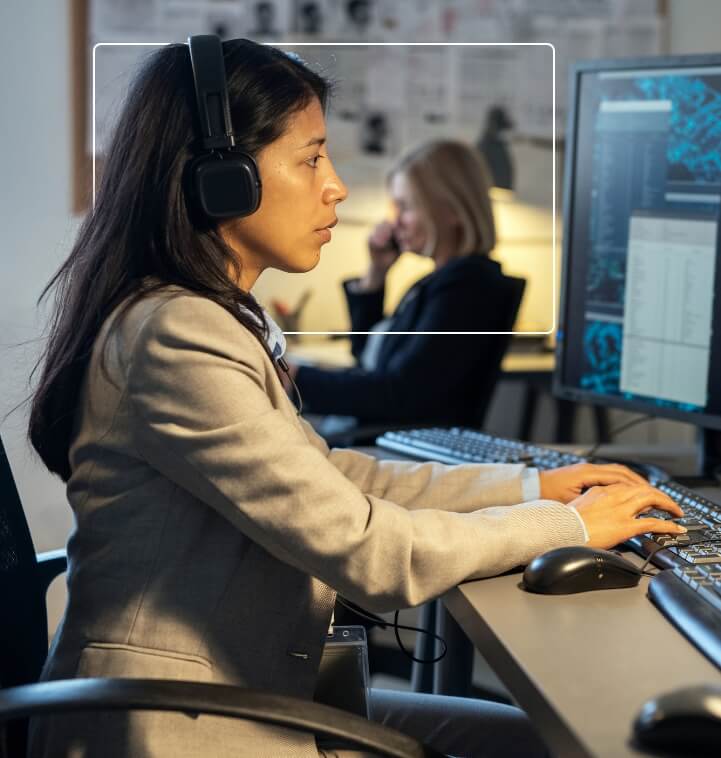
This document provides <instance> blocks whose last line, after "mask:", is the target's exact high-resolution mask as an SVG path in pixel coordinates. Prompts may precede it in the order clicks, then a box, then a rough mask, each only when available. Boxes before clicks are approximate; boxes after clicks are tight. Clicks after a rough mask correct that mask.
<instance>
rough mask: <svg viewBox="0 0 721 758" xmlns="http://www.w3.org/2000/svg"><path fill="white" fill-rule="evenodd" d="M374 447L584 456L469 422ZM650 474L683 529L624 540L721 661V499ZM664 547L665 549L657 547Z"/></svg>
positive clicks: (423, 453)
mask: <svg viewBox="0 0 721 758" xmlns="http://www.w3.org/2000/svg"><path fill="white" fill-rule="evenodd" d="M376 444H377V445H378V447H382V448H385V449H386V450H393V451H395V452H398V453H403V454H404V455H410V456H413V457H416V458H424V459H435V460H438V461H441V462H443V463H526V464H527V465H529V466H534V467H536V468H538V469H540V470H547V469H553V468H558V467H560V466H568V465H570V464H573V463H581V462H585V461H586V460H587V459H585V458H583V457H580V456H576V455H571V454H568V453H560V452H558V451H555V450H551V449H549V448H546V447H543V446H541V445H532V444H530V443H526V442H519V441H518V440H509V439H504V438H502V437H493V436H491V435H489V434H484V433H482V432H476V431H473V430H470V429H461V428H453V429H413V430H411V431H399V432H387V433H386V434H384V435H382V436H381V437H379V438H378V439H377V440H376ZM647 473H648V474H649V475H648V476H647V479H648V481H649V483H650V484H652V485H653V486H654V487H658V489H660V490H661V491H662V492H665V493H666V494H667V495H668V496H669V497H670V498H671V499H672V500H675V501H676V502H677V503H678V504H679V505H680V506H681V508H682V509H683V512H684V516H683V518H681V519H673V520H674V521H678V522H679V523H682V524H683V525H684V526H685V527H686V528H687V529H688V532H687V533H686V534H679V535H676V534H674V535H671V534H654V535H651V534H646V535H642V536H640V537H634V538H633V539H631V540H629V541H628V543H627V544H628V546H629V547H631V548H632V549H633V550H634V551H635V552H637V553H639V554H640V555H641V556H643V557H646V558H647V557H648V556H649V555H651V556H652V558H651V560H652V562H653V563H655V564H656V565H657V566H659V567H660V568H665V569H668V570H666V571H661V572H660V573H659V574H658V575H657V576H655V577H654V578H653V579H652V580H651V582H650V583H649V589H648V594H649V597H650V599H651V600H652V602H653V603H655V605H656V606H657V607H658V608H659V609H660V610H661V612H662V613H663V614H664V615H665V616H666V617H667V618H668V619H669V620H670V621H671V623H672V624H674V625H675V626H676V627H678V628H679V629H680V631H681V632H682V634H684V635H685V636H686V637H687V638H688V639H689V640H690V641H691V642H692V643H693V644H694V645H696V646H697V647H698V648H699V649H700V650H701V651H702V652H703V653H704V654H705V655H706V656H707V657H708V658H710V660H711V661H712V662H713V663H714V664H715V665H716V666H718V667H719V668H721V505H719V504H718V503H714V502H713V501H711V500H708V499H706V498H704V497H702V496H700V495H699V494H698V493H695V492H693V491H692V490H689V489H687V488H686V487H684V486H683V485H681V484H679V483H678V482H674V481H673V480H672V479H669V478H668V477H667V476H666V475H665V474H664V473H663V472H662V471H660V469H654V468H653V467H651V469H650V472H647ZM648 517H655V518H661V519H666V520H671V515H670V514H669V513H666V511H660V510H652V511H649V513H647V514H644V516H641V518H648ZM661 548H663V549H661Z"/></svg>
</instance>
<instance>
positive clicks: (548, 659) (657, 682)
mask: <svg viewBox="0 0 721 758" xmlns="http://www.w3.org/2000/svg"><path fill="white" fill-rule="evenodd" d="M700 491H701V492H702V493H703V494H705V495H706V496H708V497H713V498H715V499H716V500H717V501H718V500H719V499H720V498H721V490H719V489H718V488H715V489H709V490H700ZM627 557H629V558H630V559H631V560H633V561H634V562H637V563H639V564H640V563H641V562H642V561H641V559H640V558H637V557H636V556H635V555H632V554H628V555H627ZM520 579H521V574H520V573H515V574H507V575H504V576H500V577H495V578H493V579H485V580H482V581H477V582H469V583H467V584H463V585H461V586H459V587H456V588H455V589H453V590H451V591H450V592H448V593H447V594H446V595H445V596H444V598H443V602H444V604H445V606H446V607H447V608H448V609H449V611H450V612H451V614H452V615H453V617H454V618H455V620H456V621H457V622H458V623H459V624H460V626H461V628H462V629H463V631H464V632H465V633H466V634H467V635H468V636H469V637H470V639H471V640H472V642H473V644H474V645H475V646H476V647H477V648H478V650H479V651H480V653H481V654H482V655H483V656H484V658H485V659H486V661H487V662H488V663H489V665H490V666H491V667H492V668H493V670H494V671H495V672H496V674H497V675H498V677H499V678H500V679H501V680H502V681H503V683H504V684H505V685H506V687H507V688H508V690H509V691H510V692H511V694H512V695H513V696H514V698H516V700H517V701H518V703H519V704H520V705H521V707H522V708H523V709H524V710H525V711H526V712H527V713H528V716H529V717H530V719H531V721H532V722H533V723H534V724H535V726H536V727H537V729H538V730H539V732H540V734H541V735H542V737H543V739H544V740H545V742H546V744H547V745H548V746H549V748H550V749H551V751H552V752H553V754H554V755H557V756H562V758H575V756H598V757H600V758H606V757H608V758H623V757H624V756H640V755H643V754H642V753H641V752H640V751H638V750H636V749H635V748H634V747H632V746H631V745H630V744H629V739H630V736H631V726H632V722H633V719H634V718H635V716H636V714H637V713H638V711H639V710H640V708H641V705H642V704H643V703H644V702H645V701H646V700H647V699H649V698H651V697H654V696H656V695H659V694H660V693H662V692H666V691H668V690H672V689H676V688H678V687H684V686H688V685H693V684H699V683H704V682H714V683H721V671H719V670H718V669H717V668H716V667H715V666H713V665H712V664H711V663H710V662H709V661H708V660H707V659H706V658H705V657H704V656H703V655H702V654H701V653H699V652H698V651H697V650H696V648H695V647H694V646H693V645H691V644H690V643H689V642H687V641H686V639H685V638H684V637H683V636H682V635H681V633H680V632H679V631H678V630H677V629H676V628H675V627H674V626H673V625H672V624H671V623H669V622H668V621H667V620H666V618H665V617H664V616H662V615H661V613H660V611H658V610H657V609H656V607H655V606H654V605H653V604H652V603H651V602H650V601H649V600H648V598H647V597H646V588H647V586H648V582H649V579H648V578H645V577H644V578H642V580H641V583H640V584H639V586H638V587H633V588H629V589H618V590H607V591H598V592H586V593H579V594H576V595H559V596H553V595H533V594H531V593H527V592H523V591H522V590H520V589H519V588H518V586H517V585H518V582H519V581H520Z"/></svg>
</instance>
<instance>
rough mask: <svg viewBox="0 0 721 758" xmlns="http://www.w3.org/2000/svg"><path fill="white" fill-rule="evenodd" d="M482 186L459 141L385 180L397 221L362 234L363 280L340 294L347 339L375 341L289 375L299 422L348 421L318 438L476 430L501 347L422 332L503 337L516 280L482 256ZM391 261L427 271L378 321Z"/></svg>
mask: <svg viewBox="0 0 721 758" xmlns="http://www.w3.org/2000/svg"><path fill="white" fill-rule="evenodd" d="M489 187H490V181H489V177H488V172H487V169H486V166H485V163H484V161H483V158H482V156H481V155H480V154H479V152H478V151H477V150H476V149H475V148H474V147H472V146H471V145H466V144H464V143H462V142H458V141H451V140H441V141H434V142H430V143H427V144H424V145H422V146H421V147H419V148H417V149H415V150H414V151H412V152H410V153H409V154H407V155H406V156H404V157H403V158H402V159H401V160H400V161H399V162H398V163H397V164H396V165H395V166H394V167H393V169H392V170H391V171H390V173H389V175H388V190H389V193H390V196H391V198H392V200H393V202H394V204H395V206H396V217H395V220H394V221H393V222H389V221H383V222H382V223H380V224H378V226H376V227H375V229H374V230H373V232H372V234H371V235H370V238H369V240H368V250H369V254H370V260H369V265H368V270H367V271H366V273H365V275H364V276H363V277H361V278H359V279H351V280H349V281H346V282H344V283H343V287H344V290H345V295H346V298H347V301H348V308H349V311H350V318H351V330H352V331H354V332H367V331H371V330H373V331H374V332H376V334H372V335H370V337H369V336H368V335H364V334H355V335H354V336H353V337H352V350H353V355H354V356H355V357H356V359H357V362H358V363H357V366H356V367H354V368H351V369H348V370H344V371H331V370H324V369H319V368H313V367H305V366H304V367H295V366H293V367H291V374H292V376H293V377H294V379H295V381H296V384H297V385H298V388H299V391H300V394H301V396H302V399H303V404H304V408H305V409H306V410H307V411H310V412H311V413H312V414H338V415H342V416H343V417H346V418H344V419H341V418H337V417H335V416H333V417H329V418H328V417H326V418H322V419H319V420H317V423H318V428H319V430H320V431H321V432H322V433H324V434H328V435H332V434H334V433H336V432H339V431H342V430H344V429H348V428H350V427H352V426H353V425H354V424H355V423H357V422H363V423H399V424H400V423H411V424H415V423H419V424H420V423H424V424H426V423H437V424H444V425H453V424H460V425H464V424H465V425H473V426H476V425H479V424H480V422H481V418H479V416H480V415H482V411H481V412H480V413H479V406H480V407H481V408H485V404H486V403H485V402H484V400H485V401H487V398H483V397H481V395H482V394H483V393H484V392H486V393H487V394H488V395H490V391H491V390H492V388H493V384H494V383H495V379H496V375H497V373H498V364H499V362H500V357H501V355H502V353H503V351H504V350H505V347H506V345H507V342H508V338H507V337H503V336H498V335H488V334H485V335H478V334H475V335H474V334H432V333H433V332H503V331H509V330H510V328H511V326H512V321H513V317H514V315H515V312H516V310H517V304H518V289H517V286H515V287H514V284H515V285H517V280H513V279H511V278H510V277H507V276H505V275H504V274H503V272H502V271H501V266H500V264H499V263H498V262H497V261H494V260H492V259H491V258H490V257H489V254H490V253H491V251H492V250H493V248H494V246H495V244H496V232H495V225H494V221H493V210H492V208H491V201H490V197H489V194H488V191H489ZM401 251H410V252H413V253H416V254H417V255H422V256H427V257H430V258H432V259H433V262H434V264H435V268H434V270H433V272H432V273H431V274H429V275H428V276H426V277H424V278H422V279H421V280H419V281H418V282H416V283H415V284H414V285H413V286H412V287H411V288H410V289H409V290H408V292H406V294H405V295H404V296H403V298H402V300H401V302H400V303H399V305H398V307H397V308H396V310H395V311H394V312H393V314H392V315H391V316H390V317H389V318H384V314H383V301H384V297H385V282H386V277H387V275H388V272H389V270H390V269H391V267H392V266H393V265H394V264H395V262H396V261H397V260H398V258H399V256H400V254H401ZM514 300H515V302H512V301H514ZM379 332H410V334H402V333H401V334H395V333H394V334H381V333H379ZM348 417H351V418H348Z"/></svg>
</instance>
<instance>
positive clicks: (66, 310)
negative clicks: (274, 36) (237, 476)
mask: <svg viewBox="0 0 721 758" xmlns="http://www.w3.org/2000/svg"><path fill="white" fill-rule="evenodd" d="M223 56H224V59H225V68H226V78H227V83H228V94H229V99H230V108H231V115H232V120H233V128H234V130H235V134H236V143H237V144H238V145H239V147H240V148H241V149H243V150H245V151H246V152H248V153H250V154H251V155H253V156H255V155H257V154H258V152H259V151H260V150H261V149H262V148H263V147H265V146H266V145H269V144H270V143H271V142H273V141H274V140H276V139H277V138H278V137H280V136H281V135H282V134H283V132H284V130H285V128H286V126H287V122H288V119H289V117H290V116H291V115H292V114H293V113H295V112H297V111H298V110H302V109H303V108H304V107H306V106H307V105H308V104H309V103H310V102H311V101H312V99H313V98H314V97H317V98H318V100H319V101H320V103H321V106H322V107H323V109H324V110H325V108H326V105H327V101H328V97H329V95H330V83H329V82H328V81H327V80H326V79H324V78H323V77H322V76H320V75H319V74H316V73H315V72H313V71H311V70H310V69H309V68H308V67H307V66H306V65H305V64H304V63H303V62H302V61H301V60H300V59H299V58H297V57H296V56H290V55H288V54H286V53H285V52H283V51H281V50H278V49H276V48H272V47H268V46H266V45H259V44H257V43H254V42H251V41H250V40H230V41H227V42H224V43H223ZM199 130H200V127H199V123H198V115H197V107H196V104H195V91H194V88H193V79H192V70H191V66H190V56H189V52H188V48H187V46H186V45H169V46H166V47H163V48H161V49H160V50H158V51H157V52H155V53H153V54H152V55H151V56H149V58H148V60H147V62H146V63H145V64H144V65H143V67H142V69H141V70H140V71H139V73H138V74H137V76H136V78H135V80H134V82H133V84H132V86H131V88H130V90H129V93H128V96H127V99H126V101H125V105H124V107H123V110H122V113H121V115H120V118H119V120H118V124H117V127H116V129H115V133H114V136H113V139H112V143H111V146H110V149H109V151H108V155H107V161H106V163H105V168H104V171H103V177H102V181H101V184H100V187H99V190H98V194H97V198H96V203H95V208H94V209H93V210H92V212H90V213H89V214H88V216H87V217H86V219H85V220H84V222H83V224H82V226H81V228H80V231H79V233H78V237H77V240H76V242H75V245H74V246H73V249H72V251H71V253H70V255H69V257H68V259H67V260H66V261H65V262H64V263H63V265H62V266H61V267H60V269H59V270H58V271H57V272H56V273H55V275H54V276H53V278H52V279H51V280H50V282H49V283H48V285H47V286H46V287H45V289H44V290H43V292H42V294H41V295H40V300H39V301H38V303H40V302H41V301H42V300H43V299H44V298H45V297H46V296H47V295H48V293H49V292H50V291H51V290H54V291H55V307H54V311H53V314H52V317H51V320H50V323H49V334H48V344H47V349H46V351H45V353H44V355H43V357H42V358H41V359H40V361H38V364H37V365H36V367H35V369H38V368H39V367H40V366H41V365H42V372H41V375H40V379H39V382H38V386H37V389H36V390H35V392H34V394H33V397H32V406H31V412H30V422H29V430H28V431H29V436H30V441H31V442H32V445H33V447H34V448H35V450H36V451H37V452H38V454H39V455H40V457H41V458H42V460H43V462H44V463H45V465H46V466H47V467H48V468H49V469H50V471H52V472H53V473H56V474H58V475H59V476H60V477H61V478H62V479H63V481H67V480H68V479H69V478H70V473H71V472H70V463H69V460H68V451H69V448H70V443H71V440H72V435H73V425H74V421H75V416H76V409H77V405H78V401H79V393H80V387H81V384H82V380H83V376H84V373H85V370H86V368H87V365H88V361H89V358H90V354H91V351H92V348H93V343H94V341H95V339H96V337H97V335H98V332H99V330H100V327H101V326H102V324H103V322H104V321H105V319H106V318H107V317H108V315H109V314H110V313H111V311H113V310H114V309H115V308H116V307H117V306H118V305H119V304H120V303H121V302H122V301H123V300H126V305H127V307H129V306H130V305H132V304H133V303H134V302H136V301H137V300H138V299H140V298H141V297H143V296H145V295H147V294H148V293H149V292H152V291H154V290H157V289H159V288H160V287H164V286H166V285H168V284H175V285H179V286H181V287H184V288H186V289H188V290H192V291H193V292H197V293H199V294H201V295H203V296H204V297H207V298H209V299H211V300H213V301H215V302H216V303H218V304H219V305H221V306H222V307H223V308H225V309H226V310H228V311H229V312H230V313H231V314H232V315H233V316H234V317H235V318H236V319H237V320H238V321H240V322H241V323H242V324H243V325H244V326H246V327H247V328H248V329H250V330H251V331H252V332H253V334H254V335H255V336H256V337H257V338H258V339H259V340H261V342H262V343H263V345H264V346H265V343H264V337H265V336H266V334H267V324H266V322H265V320H264V318H263V314H262V310H261V308H260V306H259V305H258V303H257V302H256V301H255V299H254V298H253V297H252V296H251V295H250V294H249V293H247V292H244V291H242V290H241V289H240V288H239V287H238V285H237V283H236V282H238V281H239V278H238V276H239V273H240V270H239V264H238V262H237V259H236V257H235V256H234V255H233V252H232V250H231V249H230V248H229V247H228V246H227V245H226V244H225V243H224V242H223V240H222V237H221V235H220V234H219V232H218V230H217V228H215V227H210V228H208V226H207V225H203V224H200V223H197V221H196V220H195V219H194V217H193V214H192V209H191V210H189V208H188V206H187V205H186V197H185V191H184V183H183V175H184V169H185V168H186V166H187V164H188V162H189V160H190V159H191V158H192V157H193V156H194V154H195V152H194V148H195V145H196V144H197V134H198V133H199ZM229 272H232V274H231V273H229ZM149 277H150V278H149ZM239 306H243V308H239ZM244 309H245V310H244Z"/></svg>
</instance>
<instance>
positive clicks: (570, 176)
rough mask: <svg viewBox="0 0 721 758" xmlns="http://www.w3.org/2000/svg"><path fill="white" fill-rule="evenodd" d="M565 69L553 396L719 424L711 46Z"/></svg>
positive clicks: (717, 147) (720, 343) (718, 177)
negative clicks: (705, 51) (567, 91)
mask: <svg viewBox="0 0 721 758" xmlns="http://www.w3.org/2000/svg"><path fill="white" fill-rule="evenodd" d="M570 78H571V98H570V101H569V102H570V109H569V119H568V130H567V133H566V146H567V149H566V171H565V182H564V191H565V197H564V235H563V261H562V263H563V276H562V290H561V310H560V318H559V326H558V334H557V341H556V343H557V353H556V356H557V365H556V372H555V378H554V393H555V394H557V395H558V396H560V397H563V398H566V399H569V400H574V401H581V402H588V403H595V404H602V405H607V406H613V407H617V408H624V409H627V410H632V411H637V412H640V413H648V414H653V415H654V416H664V417H668V418H672V419H678V420H680V421H686V422H690V423H693V424H696V425H697V426H698V427H703V428H707V429H721V261H720V260H719V210H720V209H721V54H718V55H703V56H683V57H658V58H651V59H643V60H634V59H626V60H615V61H593V62H587V63H586V62H583V63H580V64H578V65H576V66H575V67H574V68H573V70H572V72H571V77H570Z"/></svg>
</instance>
